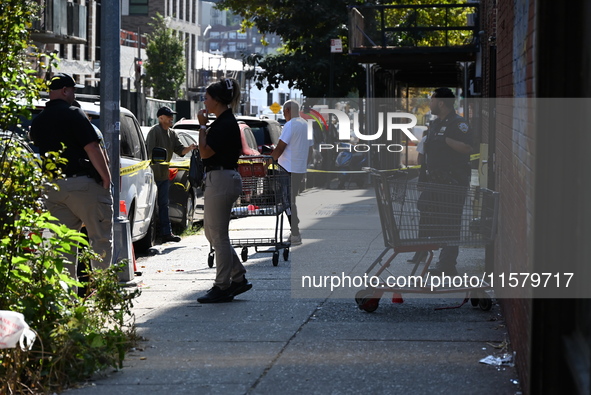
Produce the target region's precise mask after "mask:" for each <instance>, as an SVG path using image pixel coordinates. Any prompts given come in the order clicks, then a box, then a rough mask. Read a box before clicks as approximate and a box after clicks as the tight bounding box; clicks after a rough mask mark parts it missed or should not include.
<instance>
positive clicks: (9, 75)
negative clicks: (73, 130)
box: [0, 0, 138, 394]
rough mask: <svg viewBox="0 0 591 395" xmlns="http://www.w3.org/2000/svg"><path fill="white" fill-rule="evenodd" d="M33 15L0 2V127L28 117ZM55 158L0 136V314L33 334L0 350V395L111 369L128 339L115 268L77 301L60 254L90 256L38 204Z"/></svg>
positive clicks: (128, 300)
mask: <svg viewBox="0 0 591 395" xmlns="http://www.w3.org/2000/svg"><path fill="white" fill-rule="evenodd" d="M37 14H38V10H37V9H36V7H35V4H34V3H33V2H32V1H30V0H24V1H23V0H3V1H2V2H0V133H2V132H4V131H6V130H8V128H9V127H11V126H14V125H16V124H17V123H18V122H19V119H20V117H29V116H30V114H29V112H28V111H27V107H28V106H30V104H31V102H32V100H33V99H35V98H37V97H38V96H39V93H38V92H39V90H40V89H43V84H44V82H43V80H42V79H40V78H39V77H38V75H37V73H39V72H41V71H43V68H44V67H45V65H44V63H43V62H41V61H40V59H41V58H42V57H36V55H35V54H34V53H32V52H31V51H33V52H34V50H35V48H34V47H32V46H31V45H30V42H29V38H28V30H27V29H28V28H29V27H30V26H31V22H32V20H33V18H34V15H37ZM31 60H33V61H34V62H35V66H36V67H37V68H38V69H37V70H32V68H31V66H30V64H29V61H31ZM62 160H63V159H60V158H59V155H58V154H56V153H54V154H49V155H47V156H46V157H44V158H41V159H37V158H36V157H35V156H34V154H33V153H31V152H30V151H29V150H28V149H27V145H26V143H25V142H24V140H22V139H20V138H19V137H18V136H17V135H14V134H13V135H11V134H4V135H3V136H0V185H2V187H1V188H0V310H12V311H16V312H20V313H22V314H23V315H24V316H25V321H26V322H27V323H28V324H29V326H30V327H31V329H33V330H34V331H36V333H37V340H36V341H35V343H34V344H33V348H32V349H31V350H30V351H22V350H20V349H18V348H17V349H0V394H9V393H42V392H53V391H60V390H62V389H64V388H66V387H68V386H71V385H72V384H73V383H75V382H77V381H80V380H83V379H85V378H87V377H89V376H90V375H92V374H93V373H95V372H96V371H98V370H100V369H103V368H105V367H108V366H113V367H116V368H119V367H121V363H122V361H123V359H124V356H125V352H126V350H127V349H128V347H129V345H130V342H131V341H132V340H133V339H134V322H133V316H132V315H131V308H132V307H133V305H132V301H133V298H134V297H135V296H137V295H138V292H137V291H136V292H131V293H130V292H127V291H126V290H125V289H122V288H121V287H120V286H119V283H118V278H117V272H118V271H119V270H120V267H118V266H115V267H111V268H109V269H107V270H104V271H101V270H96V271H93V272H92V273H91V274H90V276H89V277H90V278H89V283H88V289H90V290H92V291H89V292H88V293H87V294H86V296H84V297H81V298H80V297H78V296H77V293H76V291H75V289H76V288H75V286H80V285H81V284H80V283H77V282H76V281H74V280H73V279H72V278H71V277H70V276H69V273H68V271H67V269H66V268H65V267H64V264H65V262H66V258H65V254H73V253H76V250H77V249H78V247H80V248H79V250H78V254H79V262H80V263H82V264H87V265H88V263H89V261H90V258H96V255H95V254H93V253H92V252H91V251H90V249H89V248H88V243H87V241H86V239H85V238H84V235H83V234H81V233H79V232H77V231H74V230H71V229H68V228H66V227H65V226H63V225H59V224H57V221H56V219H55V218H53V217H52V216H51V215H50V214H49V213H48V212H47V211H46V210H45V209H44V207H43V203H42V198H43V193H44V191H45V190H47V188H52V187H53V184H52V182H53V180H54V177H55V176H56V169H58V166H57V164H58V163H59V162H60V161H62ZM57 176H58V177H59V174H58V175H57Z"/></svg>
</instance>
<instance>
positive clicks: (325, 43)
mask: <svg viewBox="0 0 591 395" xmlns="http://www.w3.org/2000/svg"><path fill="white" fill-rule="evenodd" d="M355 3H357V2H356V1H354V0H322V1H315V2H311V1H302V0H270V1H267V0H222V1H221V2H220V3H219V5H218V6H219V7H223V8H229V9H230V10H231V11H232V12H234V13H236V14H238V15H240V16H241V17H242V18H243V19H244V22H243V26H245V27H249V26H256V28H258V30H259V31H260V32H262V33H274V34H277V35H279V36H280V37H281V38H282V40H283V43H284V48H283V49H282V52H281V53H279V54H275V55H268V56H266V57H264V58H263V57H262V56H261V55H260V54H250V56H248V57H247V59H246V61H247V62H248V63H249V64H252V65H258V66H260V67H261V68H262V69H263V71H262V72H261V73H258V74H257V76H256V80H257V85H258V86H259V87H261V88H262V87H263V83H264V81H265V80H266V81H267V83H268V84H269V85H268V87H267V90H272V89H273V87H275V88H276V87H278V85H279V83H281V82H284V81H286V82H288V84H289V86H290V87H294V88H297V89H301V90H302V92H303V93H304V95H305V96H308V97H326V96H329V95H330V92H329V90H330V73H331V69H332V72H333V77H334V83H333V90H332V96H333V97H343V96H346V95H347V94H349V93H350V92H359V93H361V94H363V92H364V89H365V88H364V82H365V72H364V70H363V68H362V67H361V66H360V65H359V64H358V63H357V62H356V60H355V59H354V58H352V57H350V56H348V55H347V52H348V46H347V41H348V39H347V36H348V32H347V24H348V13H347V12H348V6H349V5H352V4H355ZM336 38H340V39H341V40H342V42H343V53H342V54H332V55H331V53H330V40H331V39H336ZM331 57H332V59H331Z"/></svg>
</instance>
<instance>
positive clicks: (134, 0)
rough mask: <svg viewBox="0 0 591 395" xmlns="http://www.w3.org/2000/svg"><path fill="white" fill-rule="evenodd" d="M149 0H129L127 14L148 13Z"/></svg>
mask: <svg viewBox="0 0 591 395" xmlns="http://www.w3.org/2000/svg"><path fill="white" fill-rule="evenodd" d="M148 1H149V0H129V15H148Z"/></svg>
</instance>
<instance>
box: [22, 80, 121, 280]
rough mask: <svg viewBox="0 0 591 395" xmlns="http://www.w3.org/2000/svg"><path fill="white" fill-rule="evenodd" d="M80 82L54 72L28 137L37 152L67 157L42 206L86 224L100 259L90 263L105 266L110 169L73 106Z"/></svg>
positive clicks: (109, 249)
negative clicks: (61, 177) (55, 188)
mask: <svg viewBox="0 0 591 395" xmlns="http://www.w3.org/2000/svg"><path fill="white" fill-rule="evenodd" d="M82 87H83V86H82V85H78V84H76V82H75V81H74V79H73V78H72V77H71V76H69V75H67V74H63V73H58V74H55V75H54V76H53V78H51V81H50V83H49V90H50V92H49V101H48V102H47V104H46V105H45V109H44V110H43V111H42V112H41V113H40V114H39V115H38V116H37V117H36V118H35V119H34V120H33V122H32V124H31V131H30V136H31V139H32V140H33V142H34V143H35V145H37V146H38V147H39V151H40V153H41V156H42V157H43V156H44V155H45V153H47V152H58V151H61V150H62V149H63V153H62V156H63V157H64V158H65V159H67V163H66V164H65V165H62V166H60V167H61V171H62V172H63V175H64V178H63V179H58V180H57V181H56V184H57V186H58V187H59V189H58V190H54V189H50V190H49V191H47V195H46V196H47V197H46V200H45V204H46V207H47V209H48V210H49V212H50V213H51V214H52V215H53V216H55V217H56V218H57V219H58V220H59V221H60V222H61V223H62V224H64V225H66V226H67V227H68V228H70V229H75V230H80V229H81V228H82V225H83V224H84V225H85V226H86V230H87V232H88V239H89V241H90V245H91V247H92V249H93V250H94V252H96V253H97V254H99V255H100V256H101V258H102V261H94V260H93V261H92V262H91V266H92V267H93V268H97V267H98V268H103V269H104V268H107V267H109V266H110V264H111V258H112V255H113V197H112V196H111V174H110V172H109V167H108V165H107V158H106V156H105V155H104V153H103V151H102V150H101V147H100V145H99V137H98V135H97V133H96V131H95V130H94V127H93V126H92V124H91V123H90V121H89V120H88V117H87V116H86V114H84V112H83V111H82V110H81V109H80V108H79V107H75V106H73V105H72V104H73V103H74V101H75V89H76V88H82ZM62 145H63V147H62ZM69 258H70V261H71V262H72V264H70V265H67V268H68V270H69V271H70V274H71V275H72V277H74V278H77V274H76V272H77V270H76V266H77V262H76V256H70V257H69Z"/></svg>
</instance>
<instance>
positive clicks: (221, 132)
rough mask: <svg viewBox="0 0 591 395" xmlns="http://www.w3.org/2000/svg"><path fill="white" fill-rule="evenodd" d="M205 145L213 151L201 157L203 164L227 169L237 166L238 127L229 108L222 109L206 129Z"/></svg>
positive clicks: (239, 151)
mask: <svg viewBox="0 0 591 395" xmlns="http://www.w3.org/2000/svg"><path fill="white" fill-rule="evenodd" d="M205 141H206V143H207V145H208V146H209V147H211V149H212V150H213V151H214V152H215V154H214V155H212V156H210V157H209V158H206V159H203V164H204V165H205V166H223V167H225V168H227V169H234V168H236V167H237V164H238V158H239V157H240V153H241V152H242V140H241V139H240V127H239V126H238V122H237V121H236V118H235V117H234V114H233V113H232V110H231V109H227V110H226V111H224V112H223V113H222V114H221V115H220V116H219V117H218V118H217V119H216V120H215V121H214V122H213V123H212V124H211V126H210V127H209V129H208V130H207V139H206V140H205Z"/></svg>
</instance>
